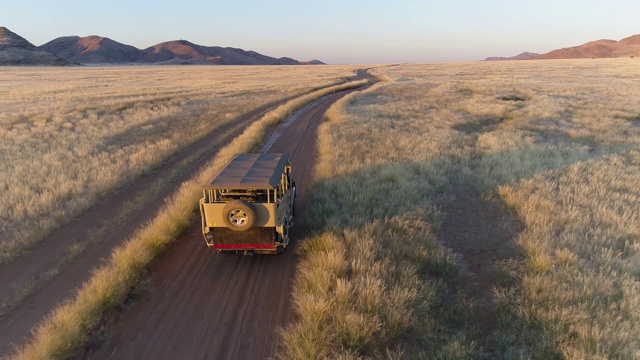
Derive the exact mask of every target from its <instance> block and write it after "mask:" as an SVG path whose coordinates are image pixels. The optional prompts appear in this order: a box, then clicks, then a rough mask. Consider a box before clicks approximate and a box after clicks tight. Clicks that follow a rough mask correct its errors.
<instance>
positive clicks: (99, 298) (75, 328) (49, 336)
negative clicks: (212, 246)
mask: <svg viewBox="0 0 640 360" xmlns="http://www.w3.org/2000/svg"><path fill="white" fill-rule="evenodd" d="M366 83H367V81H366V80H360V81H352V82H347V83H345V84H341V85H335V86H331V87H327V88H324V89H320V90H317V91H314V92H312V93H309V94H306V95H303V96H300V97H298V98H296V99H293V100H291V101H288V102H287V103H285V104H283V105H281V106H279V107H277V108H276V109H274V110H272V111H270V112H268V113H267V114H265V116H263V117H262V118H261V119H260V120H259V121H258V122H255V123H253V124H252V125H251V126H249V127H248V128H247V129H246V130H245V131H244V132H243V133H242V135H240V136H239V137H237V138H235V139H234V140H233V141H232V142H231V143H230V144H229V145H227V146H225V147H224V148H222V149H221V150H220V152H219V153H218V154H217V155H216V157H215V159H213V160H212V161H211V162H210V163H209V164H207V165H206V166H205V167H203V169H202V170H201V171H200V172H199V173H198V174H196V175H195V176H194V177H193V178H192V179H190V180H189V181H186V182H184V183H183V184H182V185H181V186H180V188H179V189H178V191H176V193H175V194H173V195H172V196H171V197H170V198H168V199H167V200H166V205H165V206H164V207H163V208H162V209H161V210H160V211H159V213H158V214H157V215H156V217H155V218H154V219H153V220H152V221H150V222H149V223H148V224H146V225H145V226H144V227H143V228H141V229H140V230H139V231H138V232H137V233H136V235H135V236H134V237H133V238H132V239H129V240H128V241H127V242H126V243H125V244H123V245H122V246H119V247H117V248H116V249H115V250H114V251H113V253H112V254H111V258H110V259H109V261H108V263H107V264H106V265H105V266H102V267H101V268H99V269H97V270H95V273H94V274H93V276H92V278H91V279H90V280H89V281H88V282H87V283H85V284H83V286H82V287H81V288H80V289H79V290H78V292H77V294H76V295H75V297H74V298H73V299H70V300H69V301H67V302H65V303H64V304H62V305H60V306H59V307H58V308H57V309H55V310H54V311H53V312H52V313H51V314H50V315H49V316H48V317H47V318H46V319H45V320H44V321H43V322H42V324H41V325H39V326H38V327H37V328H36V329H35V330H34V332H33V339H32V340H31V342H30V343H28V344H26V345H25V346H24V347H22V348H21V349H20V350H19V352H18V353H17V354H16V355H15V358H16V359H25V360H26V359H29V360H33V359H58V358H70V357H72V356H73V354H74V353H75V352H76V351H77V350H78V348H79V347H81V346H82V345H83V344H84V342H85V341H86V340H87V339H88V337H89V336H90V334H91V331H92V330H94V327H95V326H96V325H98V324H99V321H100V318H101V316H102V314H103V313H104V312H105V311H106V310H108V309H111V308H113V307H115V306H117V305H118V304H121V303H122V302H123V301H124V300H125V299H126V297H127V296H128V294H129V292H130V291H131V290H132V289H133V288H134V286H135V285H136V284H137V283H138V281H139V280H140V278H141V277H142V274H143V271H144V269H145V268H147V267H148V266H149V264H150V263H151V262H152V261H153V259H154V258H155V257H156V256H157V255H158V254H160V253H161V252H162V251H163V249H164V248H166V246H167V245H168V244H169V243H170V242H171V241H173V240H174V239H175V238H176V237H177V236H178V235H179V234H180V232H181V231H182V230H183V229H184V228H185V227H186V226H188V225H189V224H191V223H192V220H193V213H194V210H195V209H196V208H197V204H198V199H199V198H200V197H201V195H202V184H204V183H205V182H206V181H207V180H209V179H210V177H211V174H213V173H215V172H216V171H218V170H219V169H220V167H222V166H223V165H224V163H225V162H226V161H228V160H229V159H230V158H231V157H232V156H233V155H235V154H237V153H243V152H250V151H251V150H252V149H255V148H257V147H258V145H259V144H260V143H261V141H262V139H263V137H264V136H265V132H266V129H267V127H268V126H269V125H272V124H275V123H277V122H280V121H282V120H284V119H285V118H286V117H287V116H289V115H290V114H291V113H292V112H293V111H294V110H296V109H298V108H300V107H302V106H304V105H306V104H308V103H310V102H312V101H314V100H316V99H318V98H320V97H321V96H323V95H326V94H328V93H331V92H336V91H340V90H344V89H350V88H355V87H360V86H362V85H364V84H366Z"/></svg>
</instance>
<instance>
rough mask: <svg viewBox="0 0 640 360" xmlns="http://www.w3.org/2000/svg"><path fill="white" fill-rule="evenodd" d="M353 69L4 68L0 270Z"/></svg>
mask: <svg viewBox="0 0 640 360" xmlns="http://www.w3.org/2000/svg"><path fill="white" fill-rule="evenodd" d="M352 70H353V67H351V68H350V67H346V66H344V67H324V66H321V67H111V68H83V69H80V68H65V69H61V68H5V69H3V70H2V71H1V72H0V109H2V110H0V138H2V142H0V197H1V198H2V200H3V201H2V203H0V263H2V262H6V261H9V260H10V259H11V258H13V257H15V255H16V254H18V253H19V252H20V251H22V250H23V249H25V248H27V247H29V246H31V245H33V244H34V243H36V242H37V241H38V240H40V239H42V238H43V237H44V236H46V235H47V234H48V233H49V232H50V231H52V229H55V228H56V227H58V226H60V225H61V224H64V223H66V222H68V221H69V220H70V219H71V218H72V217H73V216H74V215H76V214H78V213H79V212H81V211H82V210H84V209H86V208H88V207H89V206H91V205H93V204H94V203H95V202H96V200H97V199H99V198H100V197H101V196H104V195H105V194H107V193H109V192H112V191H113V190H114V189H116V188H117V187H120V186H123V185H124V184H126V183H127V182H128V181H131V180H132V179H135V178H137V177H139V176H141V175H142V174H144V173H147V172H149V171H152V169H153V167H154V166H156V165H157V164H158V163H160V162H161V161H162V160H163V159H166V158H167V157H168V156H170V155H171V154H172V153H174V152H176V151H178V150H179V149H181V148H183V147H185V146H186V145H188V144H190V143H192V142H194V141H195V140H197V139H198V138H200V137H202V136H204V135H206V134H207V133H209V132H211V131H213V130H215V129H216V128H217V127H220V126H222V125H224V124H226V123H228V122H229V121H231V120H232V119H234V118H235V117H237V116H238V115H240V114H242V113H245V112H247V111H249V110H251V109H255V108H257V107H259V106H261V105H264V104H266V103H269V102H271V101H275V100H277V99H280V98H285V97H288V96H292V95H296V94H301V93H304V92H308V91H310V90H312V89H317V88H322V87H326V86H329V85H332V84H336V83H340V82H343V81H345V79H346V78H347V77H349V76H352V75H353V72H352ZM291 79H295V81H292V80H291Z"/></svg>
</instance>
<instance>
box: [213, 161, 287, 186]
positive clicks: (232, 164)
mask: <svg viewBox="0 0 640 360" xmlns="http://www.w3.org/2000/svg"><path fill="white" fill-rule="evenodd" d="M288 163H289V154H286V153H285V154H238V155H236V156H234V157H233V158H231V160H229V162H227V165H226V166H225V167H223V168H222V169H221V170H220V171H219V172H218V173H217V174H216V175H215V176H214V177H213V179H211V181H210V182H209V183H207V184H205V186H204V187H205V189H240V190H250V189H265V188H275V187H276V186H278V184H279V183H280V178H281V176H282V172H283V171H284V167H285V166H286V165H287V164H288Z"/></svg>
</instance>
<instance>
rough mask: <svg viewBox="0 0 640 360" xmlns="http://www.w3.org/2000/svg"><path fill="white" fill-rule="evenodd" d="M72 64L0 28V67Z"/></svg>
mask: <svg viewBox="0 0 640 360" xmlns="http://www.w3.org/2000/svg"><path fill="white" fill-rule="evenodd" d="M71 64H72V63H71V62H69V61H67V60H65V59H62V58H60V57H57V56H55V55H53V54H51V53H48V52H46V51H44V50H41V49H38V48H37V47H36V46H35V45H33V44H32V43H30V42H29V41H27V40H26V39H25V38H23V37H22V36H20V35H18V34H16V33H14V32H12V31H11V30H9V29H7V28H6V27H4V26H0V65H71Z"/></svg>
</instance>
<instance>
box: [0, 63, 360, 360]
mask: <svg viewBox="0 0 640 360" xmlns="http://www.w3.org/2000/svg"><path fill="white" fill-rule="evenodd" d="M359 76H364V72H360V73H359ZM334 96H335V95H334ZM285 100H287V99H284V100H282V101H279V102H276V103H272V104H268V105H265V106H263V107H261V108H259V109H257V110H255V111H252V112H250V113H247V114H245V115H243V116H241V117H239V118H238V119H235V121H232V122H231V123H229V124H228V125H226V126H223V127H222V128H220V129H218V130H216V131H215V132H214V133H212V134H210V135H208V136H207V137H205V138H204V139H202V140H200V141H198V142H197V143H196V144H194V145H192V146H191V147H189V148H188V149H186V150H185V151H183V152H181V153H180V154H178V155H176V156H175V157H174V158H173V159H171V160H170V161H167V162H166V163H164V164H163V165H161V166H160V167H159V168H158V169H156V170H155V171H154V172H153V173H152V174H150V175H148V176H145V177H143V178H141V179H139V180H138V181H136V182H135V183H134V184H130V185H129V186H127V187H126V188H125V189H122V190H121V191H120V192H118V193H117V194H114V195H112V196H111V197H109V198H107V199H105V200H103V201H102V202H101V203H100V204H98V205H96V206H94V207H93V208H91V209H90V210H89V211H87V212H86V213H84V214H82V215H80V216H78V217H77V218H76V219H74V220H73V221H72V222H71V223H70V224H68V225H66V226H64V227H62V228H60V229H59V230H58V231H56V232H54V233H53V234H52V235H50V236H48V237H47V238H46V239H45V240H44V241H42V242H41V243H40V244H39V245H38V246H37V247H35V248H33V249H31V250H30V251H28V252H27V253H25V254H23V255H22V256H21V257H20V258H18V259H16V260H14V261H12V262H10V263H8V264H4V265H2V266H0V358H2V357H3V356H6V355H10V354H11V353H12V352H13V351H14V349H15V347H16V346H18V345H19V344H21V343H22V342H24V341H25V340H26V339H27V338H28V336H29V335H30V333H31V329H32V328H33V327H34V326H36V325H37V324H38V323H39V322H40V321H41V320H42V319H43V317H44V316H45V315H47V314H48V313H49V312H50V311H51V310H52V309H54V308H55V307H56V305H57V304H59V303H60V302H62V301H64V300H65V299H68V298H70V297H71V296H72V295H73V294H74V293H75V289H76V288H77V287H78V286H80V285H81V284H82V283H83V282H85V281H87V280H88V279H89V277H90V276H91V270H92V269H93V268H94V267H95V266H97V265H100V264H101V262H102V261H104V259H105V258H106V257H107V256H109V254H110V253H111V250H112V249H113V248H114V247H115V246H117V245H119V244H120V243H121V242H122V241H123V240H125V239H127V238H130V237H131V235H132V234H133V233H134V231H135V230H136V229H137V228H138V227H139V226H140V225H141V224H143V223H145V222H146V221H148V220H149V219H150V218H151V217H152V216H153V215H154V214H155V212H156V211H157V210H158V209H159V207H160V206H161V205H162V204H163V203H164V201H163V199H164V197H166V196H167V195H168V194H170V193H172V192H173V191H174V190H175V189H176V188H177V186H178V185H179V184H180V183H182V182H183V181H184V180H186V179H188V178H189V177H191V176H192V175H193V174H194V173H195V171H196V170H197V168H198V166H199V165H200V164H202V162H203V161H206V160H207V159H210V158H211V157H212V156H214V155H215V154H216V153H217V151H218V149H219V148H220V147H221V146H223V145H224V144H225V143H227V142H228V141H229V140H230V139H232V138H234V137H236V136H238V135H239V134H240V133H241V132H242V131H243V130H244V129H245V128H246V126H248V125H249V124H250V123H251V122H253V121H255V120H257V119H259V118H260V117H261V116H262V115H263V114H264V113H265V112H266V111H268V110H269V109H272V108H274V107H275V106H277V105H279V104H280V103H281V102H284V101H285ZM301 122H302V121H301ZM293 128H294V127H293V126H292V129H293ZM294 137H295V136H294ZM275 145H278V144H275ZM275 145H274V149H273V151H280V150H283V149H284V148H281V149H280V150H278V149H277V147H275ZM280 146H282V145H280ZM297 158H300V159H305V157H304V155H294V158H293V160H294V161H296V159H297ZM304 161H305V160H302V161H301V165H302V163H303V162H304ZM175 169H181V170H180V172H179V173H178V174H173V173H172V171H175ZM156 179H164V182H162V183H157V182H155V181H156ZM149 189H155V191H152V192H150V191H149ZM135 198H142V199H143V200H141V201H140V202H138V203H137V204H136V207H134V208H133V209H130V212H129V213H128V214H127V215H126V216H124V217H123V216H122V213H123V209H124V208H125V206H126V204H127V202H128V201H129V200H131V199H135ZM140 208H144V209H145V211H139V209H140ZM95 219H102V221H100V222H96V221H95ZM87 224H90V225H89V226H87ZM194 229H196V227H194ZM185 236H187V237H186V238H183V239H181V240H180V241H178V244H177V246H176V249H171V250H170V251H168V254H167V255H166V258H165V259H163V261H162V262H161V264H164V263H166V262H167V261H169V262H171V261H173V262H171V263H170V265H169V266H170V267H171V266H176V264H178V265H177V267H175V268H171V270H170V271H169V272H170V273H175V274H174V275H175V276H178V278H176V279H174V280H172V281H170V282H169V284H170V286H168V285H166V284H165V283H163V281H164V280H163V279H164V277H158V280H157V281H154V287H155V286H161V287H159V288H158V290H157V291H158V293H157V294H154V295H152V297H157V300H159V301H160V300H162V299H164V298H165V296H169V297H170V298H173V297H175V299H174V301H176V302H179V301H181V296H185V299H190V298H193V296H194V295H195V294H196V291H197V294H198V295H197V296H202V297H204V298H206V299H209V300H210V299H212V294H211V293H207V291H204V289H208V288H207V285H212V286H215V288H217V289H219V291H224V293H223V294H218V296H220V297H219V298H218V299H226V298H230V299H234V301H237V302H239V304H238V305H240V304H241V303H243V302H245V301H249V300H251V299H246V296H245V293H248V294H252V295H251V296H259V297H260V298H264V301H268V299H269V296H271V295H270V294H275V295H273V296H277V297H282V296H281V295H280V294H282V293H284V292H286V291H288V290H287V287H288V283H287V284H284V283H283V282H280V281H278V279H276V278H274V279H270V281H272V282H275V284H273V283H272V284H262V283H260V282H255V280H256V279H255V278H253V277H248V276H247V279H246V280H247V281H249V282H250V283H244V284H238V285H239V286H238V287H237V290H232V289H233V287H232V286H228V285H225V283H224V282H225V281H226V282H232V283H235V282H236V279H235V276H236V272H235V271H231V270H230V269H234V268H237V267H243V268H245V269H246V270H247V271H250V270H249V269H251V268H254V267H255V266H256V265H259V264H260V263H265V264H267V265H262V266H266V267H272V268H274V269H276V270H270V273H271V274H273V273H274V272H278V271H279V270H277V269H280V268H283V269H285V268H289V267H290V268H291V269H293V263H294V260H291V258H292V257H293V256H294V255H293V252H291V253H290V254H287V255H284V256H280V257H275V258H271V259H262V258H260V257H254V258H236V257H217V256H216V255H215V254H214V253H211V252H209V251H206V250H208V249H207V248H206V246H204V243H203V242H202V241H199V240H202V239H200V238H199V237H198V236H200V234H199V233H198V231H196V230H189V232H188V233H187V234H186V235H185ZM85 239H89V240H88V241H87V240H85ZM184 239H188V240H187V241H185V240H184ZM74 244H75V245H80V246H83V247H84V250H82V251H81V252H80V254H79V255H76V256H72V255H70V252H69V250H68V249H69V247H70V246H74ZM185 246H186V248H185ZM189 246H192V247H193V248H189ZM185 254H186V257H184V256H185ZM212 262H213V263H215V264H217V265H215V266H214V265H211V263H212ZM227 262H228V263H229V264H230V265H224V264H226V263H227ZM221 264H223V265H221ZM278 264H281V265H278ZM289 264H290V265H289ZM285 265H286V266H285ZM187 268H188V269H189V270H188V271H187V270H186V269H187ZM157 269H158V270H157V271H158V272H159V274H162V269H163V267H162V265H160V266H159V267H158V268H157ZM177 270H180V271H177ZM183 270H184V271H183ZM258 271H261V270H258ZM254 272H255V270H254ZM247 274H249V273H247ZM282 276H285V274H284V273H283V274H282ZM286 276H290V274H288V275H286ZM272 277H273V275H272ZM240 285H242V286H240ZM258 288H262V289H267V292H268V293H262V292H260V290H258ZM280 288H282V289H283V290H280ZM194 289H196V291H194ZM274 289H275V290H277V291H278V292H274ZM233 291H236V293H234V292H233ZM180 292H184V294H183V295H180ZM213 299H216V298H215V297H214V298H213ZM251 301H253V300H251ZM176 305H177V304H176ZM136 306H139V305H137V304H136ZM194 306H200V305H199V304H196V305H194ZM228 306H236V305H234V304H231V305H230V304H228V303H222V302H220V301H215V302H213V303H212V302H208V303H206V305H205V308H200V309H199V310H200V311H199V312H194V313H193V318H190V317H188V316H191V315H190V314H184V316H186V318H184V320H185V321H189V322H191V323H192V324H193V325H194V326H193V327H192V328H191V329H194V331H195V329H199V327H198V326H197V324H198V323H199V322H201V321H203V320H205V319H209V317H208V316H206V315H207V311H208V310H207V308H212V307H213V308H218V309H220V310H223V309H226V308H227V307H228ZM142 307H145V305H142ZM167 309H170V310H167ZM285 310H286V309H281V310H280V312H282V311H285ZM134 311H136V310H134ZM159 311H163V312H166V313H165V314H162V315H160V314H156V316H158V315H160V316H163V317H166V318H167V319H173V320H175V317H172V316H168V314H174V313H175V314H181V312H180V311H178V308H177V306H169V307H168V308H165V309H163V310H159ZM263 311H269V312H273V310H271V309H264V310H263ZM286 311H288V310H286ZM223 312H224V311H223ZM280 312H278V313H277V314H280ZM277 314H276V315H273V316H274V317H276V318H280V315H277ZM245 315H247V316H249V315H252V314H245ZM254 317H255V318H256V319H261V320H258V322H261V321H267V320H266V319H264V318H262V317H261V316H254ZM148 320H149V321H151V323H150V324H151V325H150V326H159V327H165V328H166V330H168V331H172V329H173V328H172V327H171V326H169V327H166V323H162V324H158V325H156V324H155V323H154V322H153V321H154V320H153V317H150V318H149V319H148ZM173 320H172V321H173ZM123 321H126V319H123ZM225 321H228V322H233V323H235V322H236V320H233V321H231V320H230V319H226V320H225ZM242 322H243V324H244V325H247V324H248V323H247V322H246V321H242ZM268 322H269V323H272V321H271V320H268ZM218 325H220V324H218ZM136 326H138V325H136ZM249 326H251V327H259V325H257V324H250V325H249ZM259 328H261V329H262V327H259ZM137 329H138V330H139V331H138V332H137V333H136V335H135V336H136V337H137V338H141V339H142V340H143V342H142V343H140V342H136V341H135V338H132V339H129V340H128V342H131V343H133V344H137V345H135V346H137V347H138V349H136V350H135V351H131V353H132V354H135V353H140V354H149V355H150V354H151V349H150V347H149V346H147V345H151V344H152V346H151V347H156V346H158V345H159V344H170V343H172V341H171V340H170V339H173V338H174V337H175V336H176V335H173V334H170V333H169V334H166V337H167V338H168V339H169V340H162V337H159V338H158V339H155V340H153V341H151V342H148V341H149V339H148V338H145V336H146V335H144V334H145V333H144V331H141V330H140V328H139V327H138V328H137ZM142 329H147V325H142ZM178 329H179V328H176V330H178ZM219 329H220V327H215V328H214V327H208V328H207V331H206V332H201V333H196V332H194V331H191V330H189V331H185V330H183V329H179V331H180V332H181V334H180V336H188V334H190V335H192V336H194V337H195V338H197V339H199V340H202V341H199V342H200V343H205V344H206V343H208V342H210V340H206V339H209V338H212V336H213V335H212V332H214V330H215V331H218V330H219ZM239 330H242V329H239ZM242 331H243V333H244V330H242ZM272 332H273V331H272ZM225 335H226V336H227V337H230V338H240V337H241V336H240V335H239V334H232V333H228V332H227V333H226V334H225ZM236 335H237V336H236ZM245 341H247V342H249V343H251V342H252V341H253V340H251V339H245ZM112 343H113V344H114V345H116V344H119V343H118V342H112ZM222 343H223V345H225V346H226V345H228V346H231V345H232V344H235V342H232V341H227V340H224V341H223V342H222ZM141 344H142V345H141ZM241 346H244V347H247V348H250V349H255V347H253V346H247V345H241ZM223 347H224V346H222V345H219V346H218V347H217V348H216V349H219V348H223ZM120 349H121V348H120V347H116V348H115V350H114V351H120ZM197 349H200V348H199V347H195V348H193V351H195V350H197ZM122 350H125V349H122ZM125 351H126V350H125ZM146 351H149V352H146ZM216 351H217V350H216ZM173 353H174V354H177V353H178V352H173ZM231 353H233V352H231ZM160 354H161V355H162V353H160ZM198 354H203V356H204V354H207V353H206V352H198ZM127 357H128V355H127Z"/></svg>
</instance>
